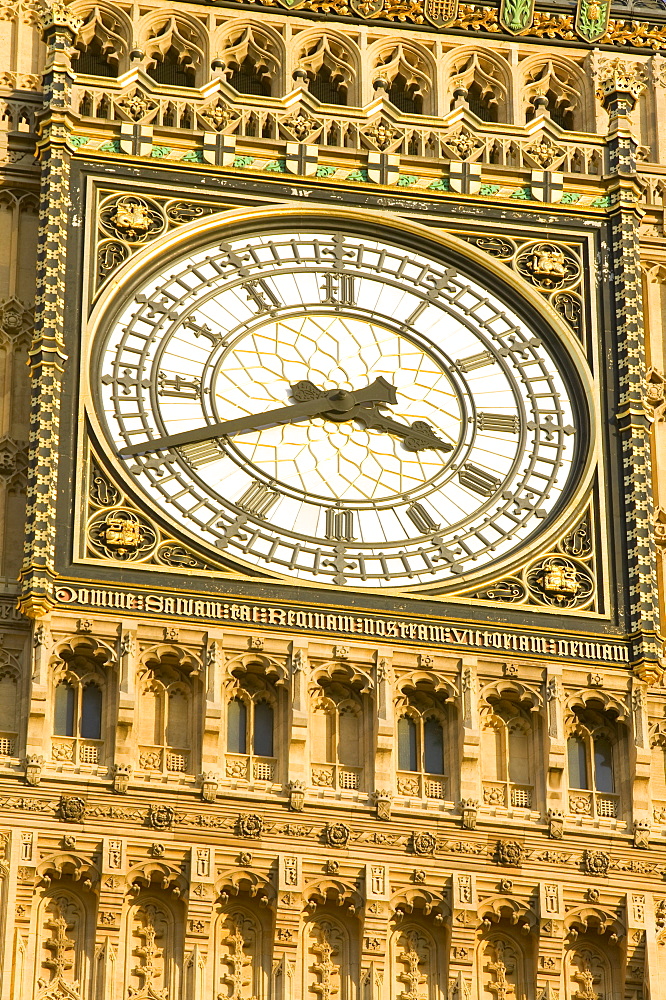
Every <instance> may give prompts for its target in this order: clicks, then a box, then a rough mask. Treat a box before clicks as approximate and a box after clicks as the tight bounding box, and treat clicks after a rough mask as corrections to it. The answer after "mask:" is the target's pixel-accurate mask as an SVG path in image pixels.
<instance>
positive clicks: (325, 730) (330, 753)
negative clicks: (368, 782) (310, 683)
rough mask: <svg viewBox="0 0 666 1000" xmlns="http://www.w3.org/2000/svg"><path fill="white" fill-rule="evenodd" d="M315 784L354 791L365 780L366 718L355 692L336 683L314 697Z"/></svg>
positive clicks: (320, 786) (316, 785)
mask: <svg viewBox="0 0 666 1000" xmlns="http://www.w3.org/2000/svg"><path fill="white" fill-rule="evenodd" d="M311 741H312V742H311V758H312V784H313V785H314V786H315V787H318V788H333V789H340V790H344V791H354V790H356V789H358V788H360V787H361V785H362V780H363V766H362V764H363V719H362V714H361V705H360V703H359V700H358V698H357V696H356V695H355V693H354V692H353V691H352V690H351V689H347V688H346V687H345V686H344V685H342V684H333V685H331V686H330V687H329V688H328V689H327V691H326V695H325V696H324V695H322V694H321V693H318V694H317V695H316V696H315V701H314V706H313V712H312V717H311Z"/></svg>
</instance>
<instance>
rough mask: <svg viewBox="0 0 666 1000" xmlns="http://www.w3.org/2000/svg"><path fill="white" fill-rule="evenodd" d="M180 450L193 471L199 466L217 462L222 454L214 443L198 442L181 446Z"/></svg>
mask: <svg viewBox="0 0 666 1000" xmlns="http://www.w3.org/2000/svg"><path fill="white" fill-rule="evenodd" d="M180 450H181V451H182V453H183V455H184V456H185V458H186V459H187V461H188V462H189V463H190V465H192V466H194V468H195V469H198V468H199V466H200V465H208V463H209V462H217V460H218V459H220V458H222V452H221V451H220V449H219V448H218V446H217V445H216V443H215V442H214V441H199V442H197V444H184V445H181V448H180Z"/></svg>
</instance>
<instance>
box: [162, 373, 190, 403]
mask: <svg viewBox="0 0 666 1000" xmlns="http://www.w3.org/2000/svg"><path fill="white" fill-rule="evenodd" d="M157 395H158V396H173V397H175V398H176V399H199V396H200V395H201V379H198V378H193V379H188V378H186V376H185V375H174V377H173V378H167V376H166V374H165V373H164V372H160V373H159V374H158V376H157Z"/></svg>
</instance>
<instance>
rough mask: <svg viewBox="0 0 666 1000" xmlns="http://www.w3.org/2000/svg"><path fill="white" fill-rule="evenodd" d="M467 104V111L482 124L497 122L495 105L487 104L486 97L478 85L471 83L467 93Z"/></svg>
mask: <svg viewBox="0 0 666 1000" xmlns="http://www.w3.org/2000/svg"><path fill="white" fill-rule="evenodd" d="M467 104H468V107H469V110H470V111H472V112H473V113H474V114H475V115H476V117H477V118H480V119H481V121H482V122H496V121H497V105H496V104H490V103H489V102H488V98H487V96H485V95H484V94H483V93H482V91H481V87H480V86H479V85H478V83H473V84H472V85H471V86H470V88H469V90H468V91H467Z"/></svg>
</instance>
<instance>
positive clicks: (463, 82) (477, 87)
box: [443, 46, 512, 121]
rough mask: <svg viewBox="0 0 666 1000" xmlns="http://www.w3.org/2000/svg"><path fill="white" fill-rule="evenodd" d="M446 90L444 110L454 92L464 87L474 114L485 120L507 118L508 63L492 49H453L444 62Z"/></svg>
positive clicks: (509, 95)
mask: <svg viewBox="0 0 666 1000" xmlns="http://www.w3.org/2000/svg"><path fill="white" fill-rule="evenodd" d="M444 79H445V80H446V81H447V82H446V94H445V99H444V101H443V110H444V113H446V112H447V111H448V110H449V108H450V107H451V106H452V103H453V100H454V93H455V91H456V90H457V89H459V88H462V89H463V90H465V91H467V94H468V105H469V106H470V110H472V111H473V112H474V113H475V114H477V117H481V118H482V119H484V110H483V109H484V108H485V109H486V112H487V116H485V120H487V121H507V120H508V119H509V116H510V107H511V95H512V73H511V67H510V66H509V63H508V61H507V60H506V59H504V58H503V57H502V56H501V55H498V54H497V53H496V52H493V51H492V50H491V49H483V50H480V49H478V48H475V47H472V46H470V47H463V48H460V49H454V50H453V52H452V53H451V54H450V55H449V57H448V59H447V60H446V62H445V65H444Z"/></svg>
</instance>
